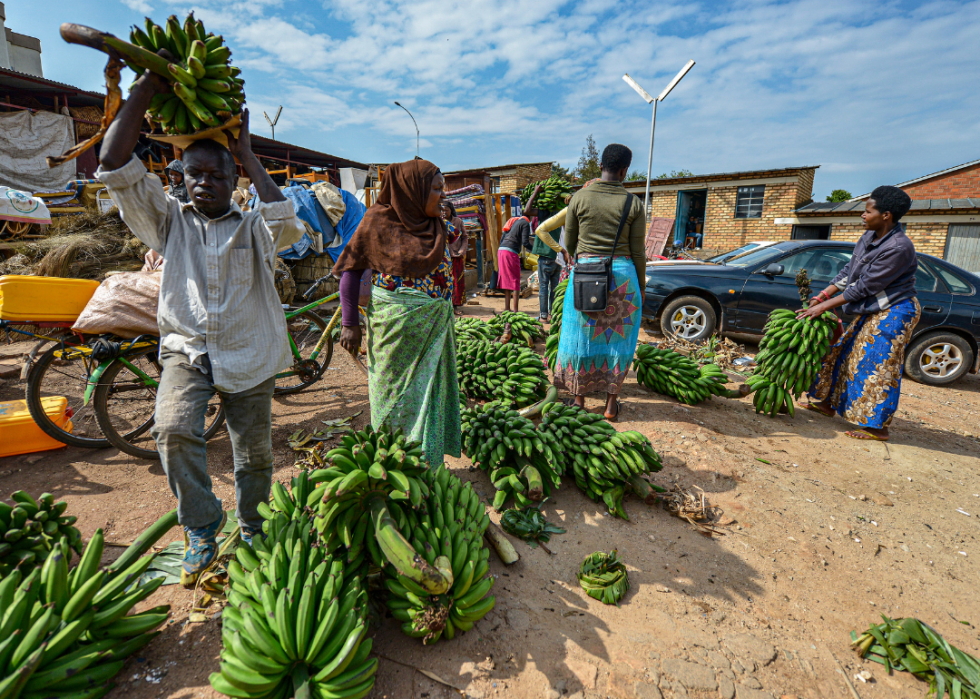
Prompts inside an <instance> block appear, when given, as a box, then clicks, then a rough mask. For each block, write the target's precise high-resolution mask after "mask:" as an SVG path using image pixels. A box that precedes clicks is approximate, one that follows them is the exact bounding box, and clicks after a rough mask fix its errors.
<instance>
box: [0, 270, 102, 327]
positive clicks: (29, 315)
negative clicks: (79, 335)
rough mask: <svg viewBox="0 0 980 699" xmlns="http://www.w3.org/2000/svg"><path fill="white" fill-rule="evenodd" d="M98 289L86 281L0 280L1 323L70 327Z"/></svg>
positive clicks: (29, 278)
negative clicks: (68, 324)
mask: <svg viewBox="0 0 980 699" xmlns="http://www.w3.org/2000/svg"><path fill="white" fill-rule="evenodd" d="M98 288H99V283H98V282H96V281H91V280H89V279H62V278H60V277H28V276H20V275H14V274H9V275H5V276H3V277H0V320H10V321H20V322H29V321H34V322H38V323H70V322H74V321H75V319H77V318H78V316H79V315H80V314H81V312H82V309H83V308H85V304H87V303H88V302H89V299H91V298H92V294H94V293H95V290H96V289H98Z"/></svg>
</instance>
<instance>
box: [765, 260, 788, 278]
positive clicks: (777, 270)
mask: <svg viewBox="0 0 980 699" xmlns="http://www.w3.org/2000/svg"><path fill="white" fill-rule="evenodd" d="M785 269H786V268H785V267H783V266H782V265H781V264H779V263H778V262H770V263H769V264H767V265H766V266H765V267H763V268H762V269H760V270H759V274H764V275H766V276H767V277H778V276H779V275H780V274H782V273H783V271H784V270H785Z"/></svg>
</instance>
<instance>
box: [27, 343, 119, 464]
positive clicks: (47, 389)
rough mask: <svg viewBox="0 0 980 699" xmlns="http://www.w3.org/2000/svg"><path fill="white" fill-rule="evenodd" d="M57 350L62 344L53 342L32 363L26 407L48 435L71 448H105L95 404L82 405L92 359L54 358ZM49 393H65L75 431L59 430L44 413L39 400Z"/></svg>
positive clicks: (81, 356)
mask: <svg viewBox="0 0 980 699" xmlns="http://www.w3.org/2000/svg"><path fill="white" fill-rule="evenodd" d="M65 347H66V348H68V347H70V345H66V346H65ZM60 349H61V345H58V344H55V345H52V346H51V347H49V348H48V349H47V350H45V352H44V354H42V355H41V356H40V357H39V358H38V360H37V361H36V362H34V364H33V365H32V366H31V370H30V372H29V373H28V374H27V395H26V399H27V409H28V410H29V411H30V413H31V417H33V418H34V422H36V423H37V426H38V427H40V428H41V430H42V431H43V432H44V433H45V434H46V435H48V436H49V437H53V438H54V439H57V440H58V441H59V442H63V443H65V444H68V445H71V446H73V447H87V448H89V449H105V448H106V447H108V446H110V443H109V440H108V439H106V438H105V437H104V436H103V435H102V433H101V430H100V428H99V425H98V422H97V419H96V415H95V409H94V406H93V405H92V403H91V402H90V403H89V404H88V405H85V387H86V385H87V383H88V377H89V373H90V370H91V369H93V368H94V366H93V363H92V360H91V359H90V358H89V357H88V355H80V356H78V357H77V358H71V359H62V358H60V357H56V356H55V353H56V352H57V351H58V350H60ZM52 396H64V397H65V398H66V399H67V400H68V411H69V417H71V421H72V424H73V430H74V433H72V432H66V431H65V430H63V429H61V428H60V427H59V426H58V425H57V424H56V423H55V422H54V421H53V420H52V419H51V418H50V417H48V415H47V413H45V412H44V409H43V407H42V404H41V402H42V400H43V399H44V398H49V397H52Z"/></svg>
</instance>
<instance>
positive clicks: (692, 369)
mask: <svg viewBox="0 0 980 699" xmlns="http://www.w3.org/2000/svg"><path fill="white" fill-rule="evenodd" d="M633 366H634V367H636V378H637V380H638V381H639V382H640V383H641V384H643V385H644V386H646V387H647V388H648V389H650V390H651V391H656V392H657V393H662V394H663V395H665V396H672V397H674V398H676V399H677V400H679V401H680V402H681V403H687V404H688V405H694V404H695V403H700V402H701V401H705V400H708V399H709V398H710V397H711V396H713V395H714V396H728V397H733V396H734V397H737V396H738V395H739V394H738V392H737V391H731V390H729V389H727V388H725V384H726V383H727V382H728V376H726V375H725V372H723V371H722V370H721V368H720V367H719V366H718V365H717V364H705V365H704V366H701V367H699V366H698V363H697V362H696V361H694V360H693V359H691V358H690V357H685V356H684V355H683V354H680V353H679V352H675V351H674V350H670V349H660V348H658V347H654V346H653V345H640V346H638V347H637V348H636V359H634V360H633Z"/></svg>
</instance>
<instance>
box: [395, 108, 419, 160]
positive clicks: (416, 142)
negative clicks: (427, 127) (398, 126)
mask: <svg viewBox="0 0 980 699" xmlns="http://www.w3.org/2000/svg"><path fill="white" fill-rule="evenodd" d="M395 104H397V105H398V106H399V107H401V108H402V109H404V110H405V111H406V112H407V113H408V116H410V117H412V123H413V124H415V157H416V158H417V157H419V125H418V122H416V121H415V117H413V116H412V113H411V112H409V111H408V108H407V107H405V105H404V104H402V103H401V102H399V101H398V100H395Z"/></svg>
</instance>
